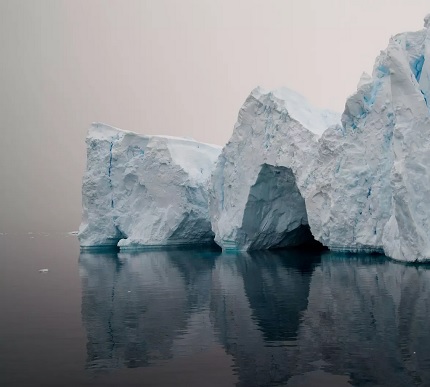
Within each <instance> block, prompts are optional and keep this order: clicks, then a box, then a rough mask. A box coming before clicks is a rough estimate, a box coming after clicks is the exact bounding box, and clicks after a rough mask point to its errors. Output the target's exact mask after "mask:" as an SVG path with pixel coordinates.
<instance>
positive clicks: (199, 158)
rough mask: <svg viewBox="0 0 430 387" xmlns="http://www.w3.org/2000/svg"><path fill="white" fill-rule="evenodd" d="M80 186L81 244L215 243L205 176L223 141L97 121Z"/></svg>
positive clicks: (89, 138) (151, 245)
mask: <svg viewBox="0 0 430 387" xmlns="http://www.w3.org/2000/svg"><path fill="white" fill-rule="evenodd" d="M86 143H87V168H86V171H85V174H84V177H83V184H82V205H83V215H82V223H81V226H80V228H79V234H78V237H79V241H80V245H81V247H82V248H94V247H97V248H98V247H108V246H117V245H118V246H119V247H120V248H121V249H135V248H142V247H143V248H156V247H160V246H181V245H188V244H206V243H212V241H213V233H212V231H211V224H210V219H209V211H208V182H209V179H210V176H211V172H212V169H213V168H214V165H215V162H216V160H217V157H218V155H219V153H220V151H221V148H220V147H217V146H214V145H209V144H203V143H199V142H196V141H194V140H189V139H183V138H176V137H169V136H145V135H139V134H136V133H133V132H128V131H122V130H119V129H116V128H113V127H111V126H108V125H105V124H101V123H95V124H93V125H92V126H91V127H90V129H89V131H88V136H87V140H86Z"/></svg>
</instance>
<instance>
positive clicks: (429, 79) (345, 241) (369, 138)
mask: <svg viewBox="0 0 430 387" xmlns="http://www.w3.org/2000/svg"><path fill="white" fill-rule="evenodd" d="M429 20H430V18H429V17H426V19H425V25H426V28H424V29H423V30H421V31H418V32H407V33H402V34H399V35H396V36H394V37H392V38H391V40H390V42H389V45H388V48H387V49H386V50H385V51H382V52H381V54H380V55H379V57H378V58H377V59H376V62H375V65H374V69H373V74H372V76H369V75H366V74H364V75H363V76H362V78H361V80H360V82H359V85H358V89H357V92H356V93H355V94H354V95H352V96H351V97H350V98H348V100H347V102H346V106H345V111H344V113H343V116H342V126H338V127H335V128H330V129H328V130H327V131H326V132H325V133H324V134H323V136H322V138H321V139H320V141H319V147H318V156H317V157H316V158H315V159H314V161H313V163H314V167H313V171H312V173H311V174H310V176H309V177H308V181H307V183H308V184H307V189H308V190H307V192H306V194H305V201H306V208H307V213H308V221H309V224H310V227H311V230H312V233H313V235H314V237H315V238H316V239H317V240H319V241H320V242H321V243H323V244H324V245H325V246H328V247H329V248H330V249H333V250H345V251H363V250H366V251H378V252H383V253H385V254H386V255H388V256H389V257H392V258H394V259H397V260H402V261H425V260H429V259H430V206H429V203H430V174H429V168H430V152H429V149H430V136H429V134H430V120H429V118H430V117H429V106H428V96H429V95H430V94H429V93H430V62H429V60H430V34H429V30H428V29H427V27H428V24H429Z"/></svg>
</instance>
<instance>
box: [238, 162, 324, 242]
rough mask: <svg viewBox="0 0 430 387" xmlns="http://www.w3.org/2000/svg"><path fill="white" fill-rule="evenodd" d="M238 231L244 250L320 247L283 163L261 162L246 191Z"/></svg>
mask: <svg viewBox="0 0 430 387" xmlns="http://www.w3.org/2000/svg"><path fill="white" fill-rule="evenodd" d="M242 231H244V234H245V235H246V236H247V238H246V239H247V243H246V246H245V247H246V250H262V249H277V248H287V247H298V246H300V247H306V248H312V249H314V248H315V249H317V248H321V247H322V245H321V244H320V243H319V242H317V241H316V240H315V239H314V237H313V235H312V233H311V231H310V228H309V225H308V216H307V212H306V205H305V200H304V199H303V197H302V195H301V193H300V191H299V188H298V187H297V183H296V178H295V176H294V173H293V171H292V170H291V168H287V167H280V166H273V165H270V164H263V165H262V167H261V170H260V173H259V174H258V177H257V179H256V182H255V184H254V185H253V186H252V187H251V189H250V192H249V197H248V202H247V205H246V208H245V212H244V216H243V223H242Z"/></svg>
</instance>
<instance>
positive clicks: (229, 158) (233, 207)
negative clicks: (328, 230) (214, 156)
mask: <svg viewBox="0 0 430 387" xmlns="http://www.w3.org/2000/svg"><path fill="white" fill-rule="evenodd" d="M337 123H340V115H338V114H336V113H334V112H331V111H328V110H319V109H316V108H314V107H312V106H311V105H310V104H309V102H308V101H307V100H306V99H305V98H304V97H302V96H301V95H299V94H298V93H296V92H294V91H292V90H289V89H286V88H282V89H278V90H274V91H272V92H268V91H265V90H263V89H262V88H259V87H258V88H256V89H254V90H253V91H252V92H251V94H250V96H249V97H248V98H247V100H246V101H245V103H244V105H243V106H242V108H241V109H240V112H239V116H238V121H237V123H236V125H235V128H234V131H233V134H232V137H231V139H230V141H229V142H228V143H227V145H226V146H225V147H224V148H223V150H222V152H221V155H220V156H219V159H218V162H217V166H216V168H215V171H214V173H213V176H212V180H211V185H210V196H209V201H210V203H209V208H210V216H211V221H212V228H213V231H214V233H215V241H216V242H217V243H218V244H219V245H220V246H221V247H222V248H223V249H224V250H261V249H268V248H280V247H287V246H296V245H300V244H302V243H304V242H306V241H309V240H313V238H312V235H311V233H310V231H309V226H308V220H307V214H306V206H305V199H304V197H303V195H302V192H301V191H302V186H303V184H304V183H305V180H306V176H307V174H308V171H307V170H308V166H309V164H310V161H311V160H312V159H313V158H314V157H315V155H316V151H317V145H318V143H317V140H318V138H319V136H320V135H321V134H322V133H323V132H324V131H325V129H326V128H327V127H329V126H331V125H335V124H337Z"/></svg>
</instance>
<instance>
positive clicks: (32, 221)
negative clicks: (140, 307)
mask: <svg viewBox="0 0 430 387" xmlns="http://www.w3.org/2000/svg"><path fill="white" fill-rule="evenodd" d="M427 13H430V4H429V3H428V0H425V1H424V0H423V1H421V0H401V1H400V0H264V1H263V0H104V1H101V0H91V1H90V0H0V85H1V87H0V130H1V140H0V232H29V231H33V232H36V231H50V232H53V231H72V230H77V228H78V226H79V223H80V218H81V179H82V174H83V171H84V169H85V162H86V154H85V152H86V149H85V136H86V132H87V129H88V127H89V125H90V124H91V122H95V121H100V122H105V123H108V124H110V125H113V126H116V127H119V128H122V129H126V130H132V131H135V132H138V133H143V134H166V135H174V136H186V137H192V138H194V139H196V140H198V141H203V142H209V143H214V144H218V145H224V144H225V143H226V142H227V141H228V139H229V138H230V136H231V133H232V130H233V127H234V124H235V121H236V118H237V113H238V111H239V108H240V106H241V105H242V104H243V102H244V101H245V99H246V97H247V96H248V95H249V93H250V92H251V90H252V89H253V88H255V87H256V86H262V87H264V88H268V89H272V88H277V87H281V86H287V87H289V88H291V89H294V90H296V91H298V92H299V93H301V94H303V95H304V96H306V97H307V98H308V99H309V101H311V102H312V103H313V104H314V105H316V106H318V107H323V108H330V109H333V110H336V111H339V112H342V111H343V108H344V104H345V100H346V98H347V97H348V96H349V95H351V94H352V93H353V92H354V91H355V90H356V85H357V83H358V80H359V78H360V75H361V73H362V72H363V71H367V72H371V70H372V67H373V63H374V60H375V57H376V56H377V55H378V54H379V51H380V50H383V49H385V48H386V46H387V44H388V40H389V38H390V36H392V35H394V34H396V33H399V32H403V31H413V30H418V29H421V28H422V27H423V18H424V16H425V15H426V14H427Z"/></svg>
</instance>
